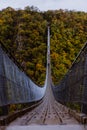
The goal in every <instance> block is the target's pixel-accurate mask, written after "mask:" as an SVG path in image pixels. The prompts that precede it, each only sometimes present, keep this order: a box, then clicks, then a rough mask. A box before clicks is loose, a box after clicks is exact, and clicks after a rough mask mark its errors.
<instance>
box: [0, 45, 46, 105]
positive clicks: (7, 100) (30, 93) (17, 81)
mask: <svg viewBox="0 0 87 130" xmlns="http://www.w3.org/2000/svg"><path fill="white" fill-rule="evenodd" d="M45 89H46V87H45V86H44V87H42V88H41V87H39V86H37V85H36V84H34V83H33V82H32V80H31V79H30V78H29V77H28V76H27V75H26V74H25V73H24V72H22V71H21V70H20V69H19V68H18V66H17V65H16V64H15V63H14V62H13V61H12V60H11V59H10V58H9V56H8V55H7V54H6V53H5V52H4V51H3V50H2V48H1V47H0V106H3V105H7V104H14V103H26V102H32V101H37V100H40V99H41V98H42V97H43V96H44V94H45Z"/></svg>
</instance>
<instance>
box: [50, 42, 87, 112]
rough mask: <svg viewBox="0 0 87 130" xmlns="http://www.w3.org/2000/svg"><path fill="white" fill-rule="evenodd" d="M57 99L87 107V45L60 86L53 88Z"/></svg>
mask: <svg viewBox="0 0 87 130" xmlns="http://www.w3.org/2000/svg"><path fill="white" fill-rule="evenodd" d="M52 88H53V92H54V96H55V98H56V99H57V100H58V101H59V102H61V103H63V104H67V103H76V102H77V103H80V105H81V107H83V110H82V111H84V108H86V107H87V43H86V44H85V46H84V47H83V48H82V49H81V51H80V53H79V54H78V56H77V58H76V60H75V61H74V62H73V64H72V66H71V68H70V69H69V71H68V72H67V74H66V75H65V77H64V78H63V79H62V81H61V82H60V84H59V85H57V86H54V87H52ZM85 111H86V113H87V109H86V110H85Z"/></svg>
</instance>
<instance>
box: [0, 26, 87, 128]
mask: <svg viewBox="0 0 87 130" xmlns="http://www.w3.org/2000/svg"><path fill="white" fill-rule="evenodd" d="M25 103H30V104H32V105H31V106H30V107H31V108H32V109H31V111H29V112H27V113H25V114H24V115H23V116H21V117H18V118H16V119H15V120H14V121H12V120H11V119H10V121H9V123H7V122H6V120H5V121H4V124H3V123H2V124H1V127H0V129H1V130H2V129H3V127H2V125H7V127H6V126H5V129H6V130H15V129H18V130H20V129H23V130H24V129H29V128H30V129H31V128H32V130H34V129H41V130H43V129H49V128H50V129H54V128H55V130H56V129H60V130H65V129H69V130H72V129H75V130H86V129H87V126H86V125H85V126H83V125H81V124H82V123H84V124H86V123H87V115H86V114H87V43H85V45H84V47H83V48H82V49H81V51H80V52H79V54H78V56H77V57H76V59H75V61H74V62H73V64H72V66H71V68H70V69H69V70H68V72H67V73H66V74H65V76H64V78H63V79H62V80H61V82H60V84H58V85H56V86H55V85H54V84H53V82H52V78H51V59H50V27H48V41H47V67H46V80H45V82H44V86H43V87H41V86H37V85H36V84H35V83H34V82H33V81H32V80H31V79H30V78H29V77H28V76H27V75H26V73H25V72H24V71H22V69H20V65H19V64H18V63H17V62H16V63H15V60H14V58H11V55H10V54H9V53H7V51H6V49H5V48H4V47H3V45H0V107H1V108H2V109H3V111H4V112H6V108H7V106H8V105H9V104H25ZM32 106H34V108H33V107H32ZM77 108H79V112H77ZM72 109H73V110H72ZM22 112H23V111H22ZM4 118H5V117H4ZM10 118H12V117H10ZM5 119H6V118H5ZM0 120H1V122H2V120H3V118H2V116H1V117H0ZM7 120H9V119H8V118H7ZM11 121H12V122H11ZM32 125H33V127H32ZM18 126H20V128H19V127H18ZM44 126H47V127H46V128H45V127H44Z"/></svg>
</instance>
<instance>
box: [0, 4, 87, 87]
mask: <svg viewBox="0 0 87 130" xmlns="http://www.w3.org/2000/svg"><path fill="white" fill-rule="evenodd" d="M48 22H50V28H51V62H52V64H51V67H52V78H53V81H54V83H55V84H56V83H58V82H59V81H60V80H61V78H62V77H63V75H64V74H65V73H66V71H67V70H68V69H69V67H70V66H71V64H72V62H73V60H74V58H75V57H76V55H77V53H78V52H79V50H80V49H81V47H82V46H83V44H84V43H85V42H86V41H87V13H85V12H76V11H68V10H55V11H52V10H51V11H50V10H49V11H46V12H41V11H39V10H38V9H37V8H36V7H29V6H28V7H25V9H24V10H21V9H18V10H15V9H13V8H11V7H8V8H6V9H3V10H2V11H0V42H1V43H2V44H4V45H5V46H6V48H7V49H8V50H10V52H11V53H12V55H13V56H14V57H15V58H16V59H17V61H18V62H19V63H20V64H21V65H22V66H23V68H24V70H25V71H26V72H27V74H28V75H29V76H30V78H31V79H32V80H34V81H35V82H36V83H37V84H40V85H43V84H44V80H45V75H46V73H45V72H46V50H47V46H46V45H47V23H48Z"/></svg>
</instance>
